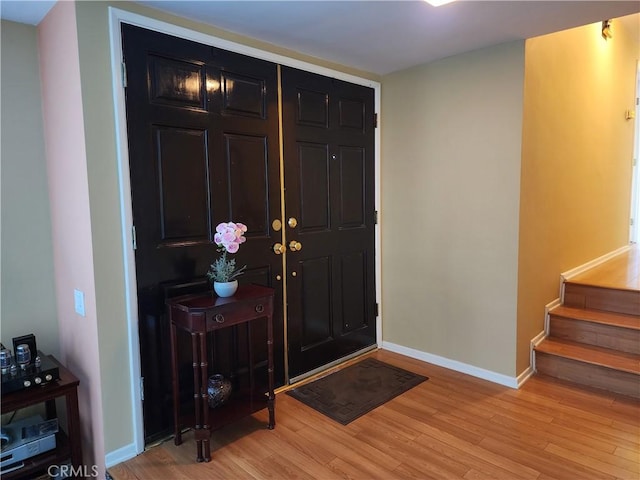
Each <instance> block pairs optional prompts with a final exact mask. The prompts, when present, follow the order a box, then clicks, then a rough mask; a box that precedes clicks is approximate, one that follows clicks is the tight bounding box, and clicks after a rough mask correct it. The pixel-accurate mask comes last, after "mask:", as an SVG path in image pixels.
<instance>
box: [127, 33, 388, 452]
mask: <svg viewBox="0 0 640 480" xmlns="http://www.w3.org/2000/svg"><path fill="white" fill-rule="evenodd" d="M122 35H123V51H124V57H125V58H124V62H125V65H126V75H127V78H126V107H127V133H128V146H129V164H130V176H131V194H132V210H133V222H134V229H135V242H136V245H135V259H136V281H137V293H138V322H139V336H140V351H141V368H142V376H143V380H144V384H143V385H144V387H143V394H144V402H143V415H144V428H145V439H146V440H147V441H152V440H154V439H155V438H156V437H158V436H161V435H163V434H164V433H165V432H167V431H170V430H171V428H172V424H171V418H172V417H171V413H170V412H171V411H172V410H171V402H172V399H171V375H170V366H169V365H170V364H169V358H170V355H169V335H168V332H169V325H168V319H167V317H166V311H165V300H166V299H167V298H170V297H173V296H176V295H182V294H187V293H194V292H207V291H209V290H210V287H209V285H208V283H207V280H206V276H205V274H206V271H207V269H208V267H209V265H210V264H211V263H212V262H213V260H214V259H215V258H216V257H217V256H218V255H219V254H218V252H217V251H216V245H215V244H214V243H213V234H214V233H215V227H216V225H217V224H218V223H220V222H226V221H234V222H242V223H244V224H246V225H247V227H248V231H247V232H246V237H247V242H246V243H244V244H243V245H242V246H241V248H240V250H239V252H238V253H237V254H235V255H234V258H235V259H236V262H237V264H238V265H247V270H246V273H245V274H244V275H242V276H241V277H240V278H239V280H240V283H256V284H260V285H265V286H269V287H272V288H274V289H275V290H276V305H275V312H274V357H275V378H276V384H277V385H283V384H285V383H288V382H289V380H290V379H295V378H296V377H298V376H300V375H303V374H305V373H306V372H309V371H311V370H314V369H316V368H319V367H322V366H323V365H326V364H328V363H331V362H334V361H336V360H338V359H340V358H343V357H345V356H348V355H350V354H352V353H354V352H357V351H359V350H361V349H364V348H366V347H369V346H372V345H374V344H375V342H376V331H375V316H376V312H375V310H376V303H375V302H376V300H375V267H374V265H375V250H374V225H375V211H374V128H375V126H374V112H373V108H374V102H373V90H372V89H371V88H368V87H363V86H359V85H354V84H351V83H347V82H344V81H340V80H336V79H332V78H328V77H324V76H320V75H316V74H312V73H309V72H304V71H301V70H296V69H293V68H289V67H283V66H279V65H276V64H274V63H271V62H267V61H264V60H260V59H256V58H252V57H247V56H244V55H240V54H237V53H233V52H229V51H225V50H221V49H218V48H214V47H211V46H207V45H203V44H199V43H195V42H191V41H188V40H184V39H180V38H177V37H173V36H169V35H165V34H161V33H158V32H152V31H149V30H145V29H142V28H139V27H135V26H131V25H124V26H123V28H122ZM279 92H280V93H279ZM254 333H255V332H254ZM243 335H248V334H244V333H242V332H236V331H233V332H232V333H229V335H228V338H219V339H216V340H215V341H216V342H217V343H216V348H215V350H216V352H217V355H225V356H233V355H237V351H236V347H235V346H234V347H230V345H236V344H241V343H242V342H243V341H252V342H255V346H256V347H257V348H258V352H259V348H261V346H263V345H264V344H265V342H264V338H249V339H246V338H242V336H243ZM253 336H254V337H255V336H256V335H255V334H254V335H253ZM257 337H260V333H258V334H257ZM184 342H185V343H187V344H188V340H184ZM187 346H188V345H187ZM264 355H265V360H266V352H265V353H264ZM258 356H260V352H259V353H258ZM188 358H189V357H188V356H187V357H186V358H185V359H184V362H183V366H184V368H185V370H187V369H190V368H191V364H190V361H189V360H188ZM259 360H260V359H258V362H257V363H258V364H259V363H260V361H259ZM216 363H220V359H218V360H217V361H216ZM264 364H265V366H266V361H265V362H264ZM181 368H182V367H181ZM187 400H188V399H187Z"/></svg>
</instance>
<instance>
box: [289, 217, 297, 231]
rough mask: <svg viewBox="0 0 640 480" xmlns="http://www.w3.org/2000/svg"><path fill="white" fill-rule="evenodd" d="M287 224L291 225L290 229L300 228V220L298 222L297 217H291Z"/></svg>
mask: <svg viewBox="0 0 640 480" xmlns="http://www.w3.org/2000/svg"><path fill="white" fill-rule="evenodd" d="M287 224H288V225H289V227H291V228H296V227H297V226H298V220H296V218H295V217H291V218H289V220H288V221H287Z"/></svg>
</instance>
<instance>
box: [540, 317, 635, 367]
mask: <svg viewBox="0 0 640 480" xmlns="http://www.w3.org/2000/svg"><path fill="white" fill-rule="evenodd" d="M549 337H551V338H556V339H562V340H568V341H573V342H578V343H584V344H588V345H595V346H598V347H604V348H610V349H612V350H619V351H621V352H627V353H633V354H637V355H640V317H637V316H632V315H622V314H619V313H610V312H602V311H598V310H584V309H580V308H571V307H564V306H560V307H556V308H554V309H553V310H551V311H550V312H549Z"/></svg>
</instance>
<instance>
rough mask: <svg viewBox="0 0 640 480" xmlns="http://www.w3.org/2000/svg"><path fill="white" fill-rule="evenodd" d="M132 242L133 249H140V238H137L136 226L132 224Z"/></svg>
mask: <svg viewBox="0 0 640 480" xmlns="http://www.w3.org/2000/svg"><path fill="white" fill-rule="evenodd" d="M131 243H132V245H133V249H134V250H137V249H138V239H137V238H136V226H135V225H131Z"/></svg>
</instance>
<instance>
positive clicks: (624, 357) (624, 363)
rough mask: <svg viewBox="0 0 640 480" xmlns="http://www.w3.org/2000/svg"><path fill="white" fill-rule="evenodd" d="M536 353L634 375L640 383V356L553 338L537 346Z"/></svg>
mask: <svg viewBox="0 0 640 480" xmlns="http://www.w3.org/2000/svg"><path fill="white" fill-rule="evenodd" d="M535 351H536V352H541V353H546V354H548V355H555V356H558V357H564V358H569V359H571V360H576V361H579V362H583V363H588V364H591V365H597V366H600V367H605V368H610V369H613V370H619V371H622V372H627V373H632V374H634V375H638V376H639V378H638V380H639V381H640V355H635V354H632V353H626V352H619V351H616V350H612V349H610V348H603V347H596V346H593V345H584V344H581V343H577V342H572V341H568V340H561V339H554V338H551V337H550V338H546V339H545V340H544V341H543V342H542V343H540V344H539V345H537V346H536V347H535Z"/></svg>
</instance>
